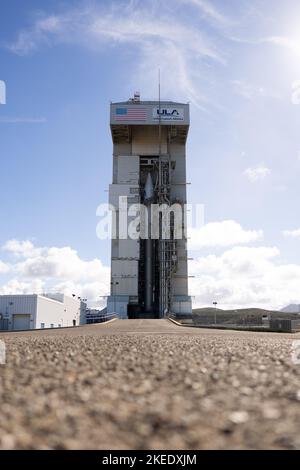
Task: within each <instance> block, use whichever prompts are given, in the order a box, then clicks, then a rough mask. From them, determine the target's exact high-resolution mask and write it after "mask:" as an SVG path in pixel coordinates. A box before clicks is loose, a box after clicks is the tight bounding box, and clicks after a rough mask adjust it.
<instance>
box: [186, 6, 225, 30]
mask: <svg viewBox="0 0 300 470" xmlns="http://www.w3.org/2000/svg"><path fill="white" fill-rule="evenodd" d="M183 2H184V3H188V4H191V5H193V6H195V7H196V8H198V9H199V10H200V12H201V13H202V14H204V15H205V16H207V17H208V18H210V19H212V20H213V21H215V22H216V23H218V24H220V25H226V24H228V23H229V19H228V18H227V17H226V16H225V15H224V14H223V13H221V12H220V11H219V10H218V9H217V8H216V7H215V6H214V5H213V4H212V3H211V2H208V1H207V0H183Z"/></svg>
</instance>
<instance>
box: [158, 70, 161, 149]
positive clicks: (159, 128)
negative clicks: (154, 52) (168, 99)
mask: <svg viewBox="0 0 300 470" xmlns="http://www.w3.org/2000/svg"><path fill="white" fill-rule="evenodd" d="M160 92H161V90H160V68H159V69H158V113H159V116H158V145H159V147H158V149H159V151H158V153H159V156H161V96H160Z"/></svg>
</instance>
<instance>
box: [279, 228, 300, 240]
mask: <svg viewBox="0 0 300 470" xmlns="http://www.w3.org/2000/svg"><path fill="white" fill-rule="evenodd" d="M282 233H283V235H284V236H285V237H290V238H297V239H299V240H300V228H298V229H296V230H284V231H283V232H282Z"/></svg>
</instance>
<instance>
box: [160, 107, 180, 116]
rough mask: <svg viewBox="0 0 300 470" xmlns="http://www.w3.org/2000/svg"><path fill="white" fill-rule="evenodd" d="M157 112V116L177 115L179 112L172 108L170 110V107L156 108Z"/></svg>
mask: <svg viewBox="0 0 300 470" xmlns="http://www.w3.org/2000/svg"><path fill="white" fill-rule="evenodd" d="M157 114H158V116H159V115H160V116H170V117H172V116H179V112H178V111H177V109H173V111H171V110H170V109H161V110H160V111H159V109H158V110H157Z"/></svg>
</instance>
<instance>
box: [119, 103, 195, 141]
mask: <svg viewBox="0 0 300 470" xmlns="http://www.w3.org/2000/svg"><path fill="white" fill-rule="evenodd" d="M159 124H161V125H162V126H169V127H170V131H171V137H172V140H174V141H175V140H176V141H178V142H180V143H185V141H186V139H187V134H188V130H189V125H190V107H189V104H186V103H176V102H173V101H161V102H160V103H159V101H134V100H129V101H125V102H121V103H111V106H110V127H111V132H112V138H113V142H114V143H119V142H122V141H124V140H127V141H128V139H130V134H131V132H130V128H131V126H158V125H159Z"/></svg>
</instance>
